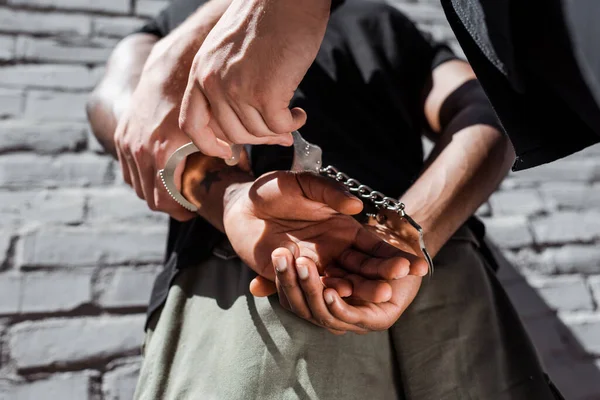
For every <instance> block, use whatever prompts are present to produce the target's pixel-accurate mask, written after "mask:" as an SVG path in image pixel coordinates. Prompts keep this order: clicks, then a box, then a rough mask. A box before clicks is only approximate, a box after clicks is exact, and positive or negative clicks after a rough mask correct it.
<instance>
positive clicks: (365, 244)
mask: <svg viewBox="0 0 600 400" xmlns="http://www.w3.org/2000/svg"><path fill="white" fill-rule="evenodd" d="M353 246H354V247H355V248H356V249H358V250H360V251H361V252H362V253H365V254H370V255H373V256H375V257H378V258H383V259H385V258H389V259H395V260H397V261H398V262H399V264H398V266H396V267H395V268H399V270H396V271H394V273H395V274H398V273H400V274H402V273H404V263H405V261H401V260H406V262H407V265H408V271H407V272H406V273H404V275H401V276H396V277H397V278H398V277H402V276H405V275H415V276H425V275H427V272H428V270H429V267H428V265H427V261H425V259H424V258H423V257H419V256H416V255H415V254H412V253H409V252H406V251H403V250H400V249H398V248H397V247H394V246H392V245H391V244H389V243H386V242H385V241H384V240H383V239H381V238H380V237H379V236H377V235H376V234H374V233H373V232H371V231H369V230H368V229H365V228H364V227H361V229H359V230H358V231H357V233H356V237H355V239H354V243H353ZM385 267H386V268H389V267H390V265H389V264H387V265H386V266H385ZM388 276H391V275H388ZM382 279H396V278H391V277H388V278H385V277H383V276H382Z"/></svg>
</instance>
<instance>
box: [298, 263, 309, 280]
mask: <svg viewBox="0 0 600 400" xmlns="http://www.w3.org/2000/svg"><path fill="white" fill-rule="evenodd" d="M298 276H299V277H300V279H306V278H308V268H306V265H298Z"/></svg>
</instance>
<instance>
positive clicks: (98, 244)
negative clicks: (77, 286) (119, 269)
mask: <svg viewBox="0 0 600 400" xmlns="http://www.w3.org/2000/svg"><path fill="white" fill-rule="evenodd" d="M165 231H166V229H165V228H160V229H159V228H154V227H148V228H145V229H131V228H127V229H125V228H123V229H117V228H114V227H112V226H111V227H102V228H97V229H93V228H63V229H57V228H55V229H43V230H39V231H35V232H29V233H27V234H25V235H24V236H23V237H22V238H21V240H20V241H19V243H18V246H17V252H18V254H17V256H18V258H17V259H18V262H19V264H20V265H21V266H78V265H89V266H94V265H98V264H103V265H118V264H125V263H147V264H150V263H156V264H158V263H161V262H162V258H163V255H164V249H165V241H166V232H165Z"/></svg>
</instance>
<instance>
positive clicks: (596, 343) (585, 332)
mask: <svg viewBox="0 0 600 400" xmlns="http://www.w3.org/2000/svg"><path fill="white" fill-rule="evenodd" d="M562 318H563V320H564V321H565V322H566V324H567V326H568V327H569V329H570V330H571V332H572V333H573V335H574V336H575V338H576V339H577V341H578V342H579V344H580V345H581V346H582V347H583V349H584V350H585V351H587V352H588V353H590V354H594V355H600V315H598V314H596V315H594V314H590V315H589V316H588V315H584V316H583V317H582V316H577V317H576V318H575V320H574V321H571V319H570V318H569V317H566V318H565V317H562Z"/></svg>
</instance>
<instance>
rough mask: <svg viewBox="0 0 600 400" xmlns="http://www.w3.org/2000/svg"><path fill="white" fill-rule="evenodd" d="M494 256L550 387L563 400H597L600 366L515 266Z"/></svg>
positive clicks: (505, 287)
mask: <svg viewBox="0 0 600 400" xmlns="http://www.w3.org/2000/svg"><path fill="white" fill-rule="evenodd" d="M494 253H495V254H496V255H497V257H498V260H499V261H500V267H499V270H498V278H499V279H500V281H501V282H502V285H503V286H504V289H505V290H506V292H507V293H508V295H509V297H510V298H511V300H512V302H513V304H514V306H515V308H516V309H517V311H518V312H519V315H520V316H521V319H522V321H523V323H524V324H525V327H526V328H527V331H528V332H529V334H530V336H531V339H532V341H533V343H534V344H535V347H536V348H537V351H538V354H539V356H540V358H541V359H542V362H543V364H544V367H545V369H546V372H547V373H548V375H549V376H550V378H551V379H552V381H553V382H554V384H555V385H556V386H557V387H558V389H559V390H560V391H561V393H562V395H563V396H564V397H565V399H567V400H599V399H600V363H598V362H597V361H595V360H594V358H593V356H592V355H590V354H589V351H590V350H589V349H588V350H586V349H585V346H584V345H583V344H582V343H581V342H580V341H579V339H578V338H577V335H576V333H574V332H573V331H572V330H571V328H570V327H568V326H567V325H565V323H564V322H563V321H562V320H561V319H560V318H559V316H558V315H557V313H556V311H555V310H553V309H552V308H551V307H550V306H549V305H548V304H546V302H545V301H544V300H543V299H542V298H541V297H540V295H539V294H538V293H537V291H536V289H534V288H533V287H532V286H530V285H529V283H528V282H527V281H526V280H525V278H524V277H523V276H522V275H521V274H520V273H519V272H518V271H517V270H516V269H515V267H514V266H513V265H512V264H511V263H510V262H508V261H507V260H506V258H504V257H503V256H502V255H501V254H500V252H499V251H497V250H496V251H494ZM581 326H584V325H581ZM583 334H584V335H585V333H583Z"/></svg>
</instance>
